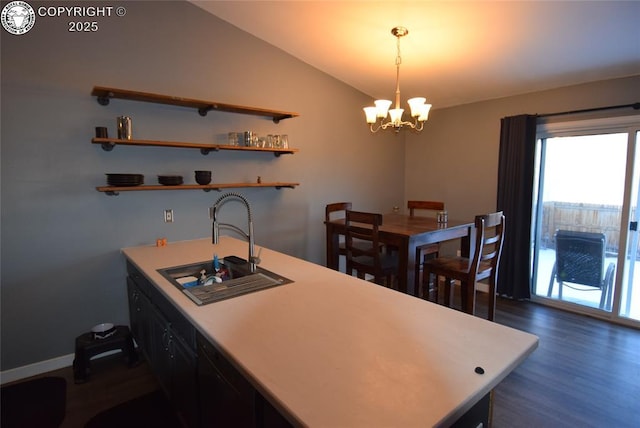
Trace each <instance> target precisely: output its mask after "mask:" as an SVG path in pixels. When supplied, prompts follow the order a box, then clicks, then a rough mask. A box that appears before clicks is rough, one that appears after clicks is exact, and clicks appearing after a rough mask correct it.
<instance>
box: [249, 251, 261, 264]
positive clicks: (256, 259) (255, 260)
mask: <svg viewBox="0 0 640 428" xmlns="http://www.w3.org/2000/svg"><path fill="white" fill-rule="evenodd" d="M260 254H262V248H261V247H259V248H258V255H257V256H252V257H251V260H249V262H250V263H254V264H256V265H259V264H260V262H261V261H262V260H260Z"/></svg>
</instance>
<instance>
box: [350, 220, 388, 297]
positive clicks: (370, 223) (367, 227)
mask: <svg viewBox="0 0 640 428" xmlns="http://www.w3.org/2000/svg"><path fill="white" fill-rule="evenodd" d="M382 218H383V217H382V214H378V213H368V212H362V211H352V210H349V211H347V213H346V220H345V225H346V230H347V231H346V241H345V247H346V251H347V273H348V274H351V272H353V270H356V271H358V274H359V275H364V273H369V274H371V275H373V276H374V277H375V278H376V282H377V283H382V282H383V280H384V277H385V276H388V275H387V273H386V272H388V270H389V269H388V267H387V266H383V265H384V264H385V263H383V260H382V257H383V255H382V254H381V249H382V248H383V247H382V246H381V244H380V236H379V231H380V226H381V225H382ZM389 285H390V284H389Z"/></svg>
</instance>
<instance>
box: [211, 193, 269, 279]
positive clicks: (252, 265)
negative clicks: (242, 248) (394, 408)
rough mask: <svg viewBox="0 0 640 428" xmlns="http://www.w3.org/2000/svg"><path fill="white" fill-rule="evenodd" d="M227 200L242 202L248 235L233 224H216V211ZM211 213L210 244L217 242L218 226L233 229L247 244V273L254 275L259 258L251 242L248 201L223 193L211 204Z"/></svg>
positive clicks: (232, 194) (237, 195) (233, 194)
mask: <svg viewBox="0 0 640 428" xmlns="http://www.w3.org/2000/svg"><path fill="white" fill-rule="evenodd" d="M229 198H234V199H238V200H240V202H242V203H243V204H244V206H245V207H246V208H247V221H248V223H249V231H248V233H245V232H244V231H243V230H242V229H240V228H239V227H237V226H234V225H233V224H229V223H219V222H218V210H220V208H221V207H222V205H223V203H224V201H226V200H227V199H229ZM211 211H212V217H213V224H212V229H211V242H212V243H214V244H217V243H218V242H219V240H220V226H223V227H227V228H229V229H233V230H235V231H236V232H238V233H239V234H241V235H242V236H244V237H245V239H246V240H247V241H248V242H249V257H248V259H247V262H248V263H249V271H250V272H251V273H255V272H256V265H257V264H259V263H260V258H259V257H256V256H255V249H254V241H253V221H251V207H250V206H249V201H247V200H246V199H245V197H244V196H242V195H240V194H238V193H225V194H224V195H222V196H220V197H219V198H218V200H217V201H216V202H215V204H213V207H212V208H211Z"/></svg>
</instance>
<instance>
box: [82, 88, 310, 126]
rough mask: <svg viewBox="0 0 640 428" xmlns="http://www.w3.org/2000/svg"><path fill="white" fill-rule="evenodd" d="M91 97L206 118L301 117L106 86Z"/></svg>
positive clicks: (103, 103) (285, 112)
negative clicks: (237, 115)
mask: <svg viewBox="0 0 640 428" xmlns="http://www.w3.org/2000/svg"><path fill="white" fill-rule="evenodd" d="M91 95H94V96H96V97H98V103H99V104H100V105H107V104H109V101H110V100H111V98H119V99H123V100H131V101H143V102H147V103H155V104H168V105H174V106H180V107H189V108H195V109H197V110H198V113H200V115H201V116H206V115H207V113H208V112H210V111H224V112H229V113H240V114H249V115H253V116H263V117H269V118H271V119H272V120H273V121H274V122H275V123H278V122H280V121H281V120H284V119H290V118H292V117H297V116H299V115H298V113H294V112H287V111H278V110H271V109H264V108H257V107H247V106H239V105H234V104H226V103H220V102H217V101H205V100H196V99H191V98H182V97H174V96H170V95H160V94H153V93H149V92H138V91H130V90H127V89H116V88H107V87H104V86H94V87H93V90H92V91H91Z"/></svg>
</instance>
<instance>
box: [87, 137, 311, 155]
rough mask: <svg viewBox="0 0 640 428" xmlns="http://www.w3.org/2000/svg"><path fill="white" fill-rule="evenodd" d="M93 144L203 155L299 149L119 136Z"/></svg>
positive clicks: (107, 148) (96, 139)
mask: <svg viewBox="0 0 640 428" xmlns="http://www.w3.org/2000/svg"><path fill="white" fill-rule="evenodd" d="M91 142H92V143H93V144H100V145H101V146H102V148H103V149H104V150H106V151H109V152H110V151H111V150H113V148H114V147H115V146H117V145H122V146H147V147H148V146H152V147H176V148H181V149H200V152H201V153H202V154H203V155H206V154H209V152H217V151H220V150H234V151H240V152H269V153H273V154H274V155H275V156H280V155H282V154H293V153H296V152H297V151H298V149H279V148H263V147H246V146H230V145H227V144H205V143H189V142H182V141H155V140H120V139H118V138H92V139H91Z"/></svg>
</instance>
